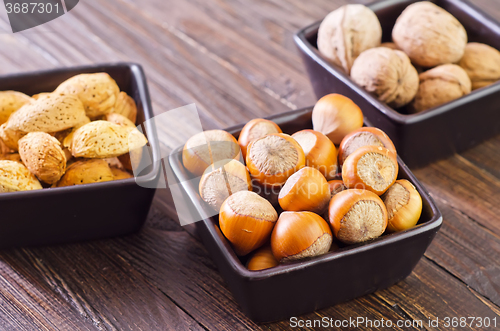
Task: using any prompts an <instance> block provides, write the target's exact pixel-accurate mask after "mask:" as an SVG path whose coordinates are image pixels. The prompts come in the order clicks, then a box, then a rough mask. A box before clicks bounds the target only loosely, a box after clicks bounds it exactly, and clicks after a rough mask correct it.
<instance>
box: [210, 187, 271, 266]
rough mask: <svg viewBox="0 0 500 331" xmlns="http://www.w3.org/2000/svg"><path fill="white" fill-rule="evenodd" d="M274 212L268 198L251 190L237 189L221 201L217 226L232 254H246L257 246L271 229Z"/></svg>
mask: <svg viewBox="0 0 500 331" xmlns="http://www.w3.org/2000/svg"><path fill="white" fill-rule="evenodd" d="M277 219H278V213H277V212H276V210H275V209H274V207H273V206H272V205H271V203H270V202H269V201H267V200H266V199H264V198H262V197H261V196H259V195H258V194H257V193H254V192H251V191H239V192H236V193H234V194H233V195H231V196H230V197H229V198H227V199H226V201H224V203H223V204H222V206H221V208H220V213H219V226H220V229H221V231H222V233H223V234H224V236H225V237H226V238H227V239H228V240H229V241H230V242H231V243H232V244H233V246H234V249H235V251H236V254H238V255H241V256H243V255H247V254H248V253H250V252H251V251H253V250H255V249H257V248H259V247H261V246H262V245H263V244H264V243H265V242H266V241H267V240H269V237H270V236H271V231H272V230H273V228H274V225H275V223H276V220H277Z"/></svg>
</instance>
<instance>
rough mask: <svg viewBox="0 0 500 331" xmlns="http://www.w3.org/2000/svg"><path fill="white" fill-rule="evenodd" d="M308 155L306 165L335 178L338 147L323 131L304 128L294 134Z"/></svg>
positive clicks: (328, 177)
mask: <svg viewBox="0 0 500 331" xmlns="http://www.w3.org/2000/svg"><path fill="white" fill-rule="evenodd" d="M292 138H293V139H295V140H296V141H297V142H298V143H299V145H300V147H302V150H303V151H304V155H305V157H306V165H307V166H308V167H312V168H315V169H318V170H319V171H320V172H321V173H322V174H323V176H325V178H326V179H333V178H335V176H336V175H337V173H338V170H339V169H338V168H337V148H336V147H335V145H334V144H333V142H332V141H331V140H330V139H328V137H327V136H325V135H324V134H323V133H321V132H318V131H314V130H302V131H299V132H295V133H294V134H293V135H292Z"/></svg>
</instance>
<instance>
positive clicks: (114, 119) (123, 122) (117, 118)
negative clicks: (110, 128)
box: [105, 113, 136, 129]
mask: <svg viewBox="0 0 500 331" xmlns="http://www.w3.org/2000/svg"><path fill="white" fill-rule="evenodd" d="M105 117H106V121H108V122H111V123H115V124H118V125H119V126H123V127H126V128H132V129H135V128H136V126H135V124H134V123H133V122H132V121H131V120H129V119H128V118H126V117H125V116H123V115H121V114H117V113H109V114H107V115H106V116H105Z"/></svg>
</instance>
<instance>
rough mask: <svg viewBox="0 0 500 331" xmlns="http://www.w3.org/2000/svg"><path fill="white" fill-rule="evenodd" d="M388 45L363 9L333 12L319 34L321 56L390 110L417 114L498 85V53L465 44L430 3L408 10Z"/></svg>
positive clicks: (455, 24) (454, 24)
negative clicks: (402, 110)
mask: <svg viewBox="0 0 500 331" xmlns="http://www.w3.org/2000/svg"><path fill="white" fill-rule="evenodd" d="M392 40H393V42H392V43H381V42H382V28H381V25H380V22H379V20H378V18H377V16H376V15H375V13H374V12H373V11H372V10H370V9H369V8H367V7H365V6H363V5H345V6H342V7H340V8H339V9H337V10H335V11H333V12H331V13H330V14H328V15H327V16H326V17H325V19H324V20H323V22H322V23H321V25H320V27H319V31H318V49H319V51H320V52H321V53H322V54H323V55H324V56H325V57H326V58H327V59H328V60H329V61H330V62H332V63H334V64H336V65H338V66H340V67H342V68H343V69H344V71H345V72H346V73H347V74H350V76H351V78H352V79H353V80H354V81H355V82H356V83H357V84H358V85H360V86H362V87H363V88H365V89H366V90H367V91H369V92H371V93H373V94H374V95H376V96H377V97H378V99H379V100H380V101H382V102H385V103H387V104H388V105H389V106H391V107H393V108H401V107H403V106H408V107H407V109H408V110H409V111H410V112H413V113H416V112H421V111H424V110H426V109H429V108H434V107H437V106H439V105H442V104H444V103H447V102H450V101H452V100H455V99H458V98H460V97H462V96H464V95H466V94H469V93H470V92H471V91H472V90H474V89H478V88H481V87H484V86H488V85H490V84H493V83H494V82H496V81H498V80H500V52H499V51H498V50H496V49H494V48H492V47H490V46H488V45H485V44H480V43H467V40H468V39H467V32H466V31H465V28H464V27H463V26H462V24H461V23H460V22H459V21H458V20H457V19H456V18H455V17H454V16H453V15H451V14H450V13H448V12H447V11H446V10H444V9H443V8H441V7H439V6H437V5H435V4H433V3H432V2H429V1H421V2H417V3H414V4H411V5H409V6H408V7H407V8H406V9H405V10H404V11H403V12H402V13H401V15H400V16H399V18H398V19H397V21H396V24H395V25H394V28H393V30H392ZM419 73H420V74H419Z"/></svg>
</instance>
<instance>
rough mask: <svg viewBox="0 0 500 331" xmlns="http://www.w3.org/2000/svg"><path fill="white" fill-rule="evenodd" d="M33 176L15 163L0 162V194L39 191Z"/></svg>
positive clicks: (37, 183) (38, 185)
mask: <svg viewBox="0 0 500 331" xmlns="http://www.w3.org/2000/svg"><path fill="white" fill-rule="evenodd" d="M41 189H42V185H40V182H38V180H37V179H36V177H35V176H33V174H32V173H31V172H30V171H29V170H28V168H26V167H25V166H24V164H22V163H20V162H17V161H10V160H0V192H16V191H30V190H41Z"/></svg>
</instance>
